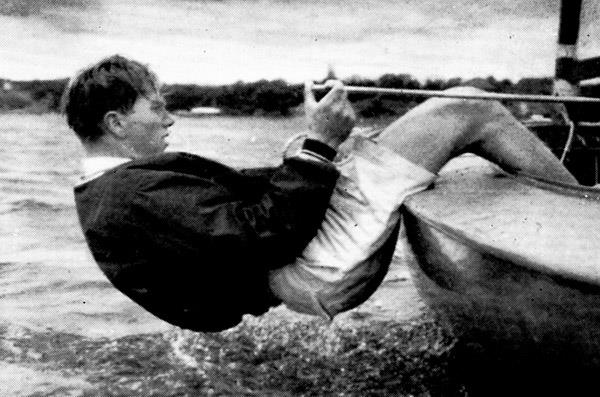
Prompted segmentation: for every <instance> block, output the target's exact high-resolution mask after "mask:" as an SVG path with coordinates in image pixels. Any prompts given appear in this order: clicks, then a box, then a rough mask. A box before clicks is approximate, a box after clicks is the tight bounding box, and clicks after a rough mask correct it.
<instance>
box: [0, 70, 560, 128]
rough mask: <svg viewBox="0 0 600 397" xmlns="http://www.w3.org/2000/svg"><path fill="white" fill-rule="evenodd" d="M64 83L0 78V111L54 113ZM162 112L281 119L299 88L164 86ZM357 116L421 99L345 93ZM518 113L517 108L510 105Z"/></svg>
mask: <svg viewBox="0 0 600 397" xmlns="http://www.w3.org/2000/svg"><path fill="white" fill-rule="evenodd" d="M344 82H345V83H346V84H348V85H359V86H367V87H386V88H411V89H427V90H443V89H447V88H451V87H456V86H461V85H470V86H475V87H478V88H481V89H484V90H486V91H491V92H501V93H527V94H550V93H551V91H552V79H551V78H549V77H548V78H524V79H521V80H519V81H517V82H516V83H513V82H512V81H510V80H507V79H504V80H496V79H495V78H494V77H491V76H490V77H487V78H477V79H470V80H462V79H460V78H454V79H448V80H443V79H430V80H426V81H425V82H420V81H419V80H417V79H415V78H414V77H412V76H411V75H408V74H385V75H383V76H381V77H379V78H378V79H365V78H362V77H351V78H349V79H346V80H345V81H344ZM66 84H67V80H66V79H60V80H33V81H13V82H9V81H7V80H1V79H0V110H23V111H33V112H43V111H59V110H60V103H61V96H62V93H63V91H64V89H65V87H66ZM165 98H166V100H167V108H168V109H169V110H171V111H176V110H190V109H192V108H194V107H198V106H210V107H218V108H220V109H221V110H222V111H223V113H224V114H229V115H282V116H286V115H289V114H291V113H293V112H294V109H295V108H297V107H298V106H299V105H301V104H302V100H303V87H302V85H300V84H288V83H286V82H285V81H283V80H271V81H269V80H260V81H256V82H251V83H245V82H237V83H234V84H231V85H222V86H207V85H195V84H173V85H167V86H166V87H165ZM349 98H350V100H351V101H352V102H353V104H354V106H355V108H356V110H357V113H358V114H360V115H361V116H362V117H379V116H386V115H390V116H391V115H400V114H403V113H404V112H406V110H408V109H410V108H411V107H413V106H414V105H415V104H416V103H418V102H421V101H422V100H423V99H422V98H416V97H397V96H389V95H381V94H364V93H352V94H350V95H349ZM509 105H510V106H512V107H513V108H514V110H515V111H518V109H517V108H516V106H518V105H517V104H509ZM529 109H530V111H531V112H535V113H540V114H544V113H545V112H547V109H546V107H544V105H543V104H533V105H531V106H530V107H529Z"/></svg>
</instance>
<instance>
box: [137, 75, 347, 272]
mask: <svg viewBox="0 0 600 397" xmlns="http://www.w3.org/2000/svg"><path fill="white" fill-rule="evenodd" d="M307 92H310V95H309V96H307V105H306V106H307V113H308V118H309V125H310V130H311V134H310V139H307V141H306V142H305V143H304V146H303V150H302V151H301V152H300V153H299V155H297V156H295V157H292V158H289V159H286V160H285V161H284V163H283V164H282V165H281V166H280V167H279V168H278V169H276V172H275V173H274V174H273V176H272V177H271V179H270V181H269V183H268V184H267V185H266V186H265V187H264V191H263V194H262V195H255V194H238V193H232V192H231V189H229V188H228V187H227V186H220V181H219V180H216V179H213V178H194V177H190V176H187V177H181V176H180V177H178V178H172V177H171V176H170V175H166V176H164V179H163V180H160V181H156V180H153V178H151V177H150V178H149V181H148V183H146V184H145V185H141V186H140V188H139V190H138V191H137V192H136V195H135V198H134V200H133V201H134V204H135V205H136V211H137V212H138V213H143V214H144V215H143V217H142V219H145V220H146V221H147V222H148V223H149V225H148V227H147V228H146V229H147V230H150V231H151V233H153V234H154V235H156V234H157V233H164V236H161V241H162V242H163V243H165V244H173V245H174V247H173V248H174V249H177V251H178V252H181V250H192V251H193V250H198V249H200V250H204V252H207V250H210V251H211V252H212V251H214V252H215V253H218V252H219V251H222V253H221V255H223V256H228V255H230V254H233V255H234V256H235V255H237V254H238V253H240V252H244V253H246V255H247V257H248V259H251V258H252V259H256V260H258V259H261V260H262V261H263V264H264V265H265V266H266V267H279V266H283V265H285V264H286V263H287V262H289V261H292V260H293V258H294V257H295V256H297V255H298V254H300V252H301V251H302V249H303V248H304V247H305V246H306V244H308V242H309V241H310V239H311V238H312V237H313V236H314V235H315V234H316V231H317V229H318V227H319V225H320V223H321V221H322V219H323V217H324V214H325V210H326V208H327V206H328V203H329V198H330V196H331V193H332V190H333V187H334V185H335V182H336V179H337V175H338V173H337V171H336V170H335V167H334V166H333V164H332V163H331V160H332V159H333V157H334V156H335V148H337V146H338V145H339V144H340V143H341V142H342V141H343V140H344V139H345V138H346V137H347V135H348V134H349V133H350V131H351V130H352V127H353V125H354V113H353V112H352V111H351V107H350V105H349V103H348V101H347V98H346V94H345V91H344V89H343V86H342V85H341V84H337V85H335V86H334V87H333V89H332V90H331V91H330V92H329V93H328V94H327V95H326V96H325V97H324V98H323V99H322V100H321V101H320V102H316V101H315V100H314V97H313V96H312V89H311V88H310V87H309V86H308V85H307ZM147 172H149V171H148V170H147ZM161 175H164V174H163V173H162V172H157V173H156V177H157V178H159V179H160V178H163V177H162V176H161ZM240 178H241V176H240ZM175 246H176V247H175Z"/></svg>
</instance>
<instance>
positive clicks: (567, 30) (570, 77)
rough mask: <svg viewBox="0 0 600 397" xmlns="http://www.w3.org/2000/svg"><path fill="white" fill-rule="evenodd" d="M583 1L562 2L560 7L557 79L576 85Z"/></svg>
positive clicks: (569, 0) (563, 0)
mask: <svg viewBox="0 0 600 397" xmlns="http://www.w3.org/2000/svg"><path fill="white" fill-rule="evenodd" d="M582 2H583V0H562V1H561V7H560V25H559V29H558V43H557V54H556V70H555V78H556V81H557V83H558V82H559V81H561V80H562V81H566V82H567V83H569V84H570V85H573V86H574V85H576V84H577V82H578V80H579V79H578V76H577V40H578V38H579V25H580V17H581V4H582Z"/></svg>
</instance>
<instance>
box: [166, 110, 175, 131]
mask: <svg viewBox="0 0 600 397" xmlns="http://www.w3.org/2000/svg"><path fill="white" fill-rule="evenodd" d="M173 124H175V120H174V119H173V117H171V114H170V113H166V114H165V119H164V125H165V127H166V128H169V127H170V126H172V125H173Z"/></svg>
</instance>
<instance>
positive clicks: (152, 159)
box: [65, 56, 354, 331]
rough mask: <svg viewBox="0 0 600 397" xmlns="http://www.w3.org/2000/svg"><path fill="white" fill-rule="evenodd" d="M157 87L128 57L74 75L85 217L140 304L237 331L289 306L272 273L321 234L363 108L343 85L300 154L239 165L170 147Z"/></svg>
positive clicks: (110, 273)
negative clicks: (265, 165) (278, 294)
mask: <svg viewBox="0 0 600 397" xmlns="http://www.w3.org/2000/svg"><path fill="white" fill-rule="evenodd" d="M158 88H159V87H158V82H157V79H156V77H155V76H154V75H153V74H152V73H151V72H150V71H149V70H148V69H147V68H146V67H145V66H144V65H141V64H139V63H138V62H135V61H132V60H129V59H126V58H124V57H121V56H112V57H109V58H107V59H105V60H102V61H100V62H99V63H97V64H96V65H93V66H91V67H90V68H88V69H86V70H84V71H83V72H82V73H80V74H79V75H78V76H76V77H75V78H74V79H73V80H72V81H71V83H70V85H69V87H68V89H67V92H66V94H65V112H66V115H67V121H68V123H69V125H70V126H71V128H72V129H73V130H74V131H75V133H76V134H77V135H78V137H79V138H80V140H81V142H82V144H83V147H84V150H85V152H86V159H85V161H84V163H83V168H84V173H85V179H84V180H83V182H82V183H80V184H79V185H78V186H76V187H75V199H76V204H77V211H78V215H79V219H80V223H81V226H82V228H83V231H84V234H85V237H86V240H87V242H88V245H89V247H90V249H91V251H92V253H93V255H94V258H95V260H96V261H97V262H98V264H99V266H100V268H101V269H102V271H103V272H104V273H105V274H106V275H107V277H108V278H109V279H110V281H111V282H112V283H113V284H114V285H115V286H116V287H117V288H118V289H119V290H121V291H122V292H123V293H125V294H126V295H128V296H129V297H131V298H132V299H133V300H134V301H136V302H137V303H139V304H140V305H141V306H143V307H144V308H146V309H147V310H149V311H150V312H152V313H153V314H155V315H156V316H158V317H160V318H162V319H164V320H166V321H168V322H170V323H173V324H176V325H178V326H180V327H183V328H189V329H194V330H201V331H214V330H221V329H225V328H229V327H232V326H234V325H235V324H237V323H238V322H239V321H240V319H241V316H242V315H243V314H244V313H253V314H259V313H263V312H264V311H266V310H267V309H268V308H269V307H271V306H273V305H276V304H278V303H279V301H278V300H277V299H276V298H275V297H274V296H273V295H272V294H271V292H270V290H269V288H268V271H269V270H270V269H273V268H276V267H279V266H282V265H284V264H287V263H290V262H292V261H293V259H294V258H295V257H296V256H298V255H299V254H300V253H301V251H302V249H303V248H304V246H306V244H307V243H308V241H309V240H310V239H311V238H312V237H313V236H314V234H315V233H316V230H317V228H318V227H319V225H320V223H321V221H322V219H323V215H324V212H325V210H326V208H327V205H328V202H329V198H330V195H331V192H332V190H333V187H334V185H335V181H336V178H337V176H338V172H337V171H336V169H335V167H334V166H333V164H332V163H331V159H332V158H333V156H334V155H335V148H336V147H337V146H338V145H339V143H340V142H341V141H343V140H344V139H345V138H346V136H347V135H348V133H349V132H350V131H351V129H352V127H353V125H354V114H353V113H352V109H351V108H350V107H349V106H344V105H343V103H344V102H343V101H340V96H342V95H343V90H342V89H341V86H338V87H337V88H336V89H334V90H333V91H332V92H331V93H330V94H329V95H328V97H326V98H325V99H324V101H323V102H322V103H321V104H320V105H318V106H316V107H315V108H314V109H313V111H312V113H311V114H312V117H311V120H312V122H311V131H310V134H309V135H310V138H311V139H307V140H306V141H305V143H304V146H303V150H302V151H301V152H300V153H299V154H298V155H296V156H294V157H291V158H289V159H286V160H285V161H284V162H283V164H282V165H281V166H279V167H277V168H275V169H261V170H246V171H236V170H233V169H231V168H229V167H226V166H224V165H222V164H219V163H216V162H214V161H210V160H207V159H204V158H201V157H198V156H193V155H190V154H183V153H169V154H164V153H163V151H164V150H165V148H166V146H167V144H166V143H165V138H166V137H167V135H168V128H169V127H170V126H171V125H172V124H173V122H174V121H173V119H172V118H171V117H170V116H169V114H168V112H167V111H166V109H165V102H164V99H163V98H162V96H161V95H160V93H159V90H158ZM340 104H342V106H339V105H340ZM334 105H335V106H334Z"/></svg>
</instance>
